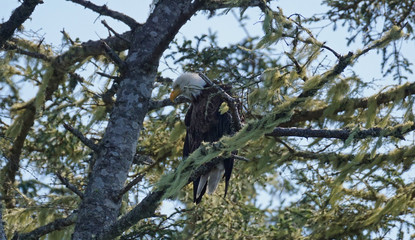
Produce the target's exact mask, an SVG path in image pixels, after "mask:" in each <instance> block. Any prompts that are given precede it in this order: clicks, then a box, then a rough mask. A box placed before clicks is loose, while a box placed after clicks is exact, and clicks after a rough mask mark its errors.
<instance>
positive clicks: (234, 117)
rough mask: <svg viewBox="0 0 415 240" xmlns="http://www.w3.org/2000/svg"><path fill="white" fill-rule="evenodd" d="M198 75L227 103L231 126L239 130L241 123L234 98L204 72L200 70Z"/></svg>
mask: <svg viewBox="0 0 415 240" xmlns="http://www.w3.org/2000/svg"><path fill="white" fill-rule="evenodd" d="M199 76H200V77H201V78H202V79H203V80H204V81H205V82H206V84H207V86H208V87H213V88H215V89H216V90H217V91H218V92H219V93H220V94H221V95H222V97H223V98H224V99H225V101H226V103H227V104H228V106H229V108H230V113H231V115H232V123H233V128H234V129H235V132H237V131H239V130H240V129H241V128H242V123H241V118H240V117H239V110H238V107H237V105H236V104H235V103H236V99H235V98H233V97H231V96H229V94H227V93H226V92H225V90H223V89H222V88H221V87H219V86H218V85H216V84H214V83H213V82H212V81H211V80H210V79H209V78H208V77H207V76H206V75H205V74H203V73H201V72H200V73H199Z"/></svg>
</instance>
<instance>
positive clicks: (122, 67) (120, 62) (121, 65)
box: [101, 41, 127, 73]
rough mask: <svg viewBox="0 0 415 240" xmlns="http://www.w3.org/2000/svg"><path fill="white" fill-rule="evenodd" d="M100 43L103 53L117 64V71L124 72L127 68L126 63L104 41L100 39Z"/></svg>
mask: <svg viewBox="0 0 415 240" xmlns="http://www.w3.org/2000/svg"><path fill="white" fill-rule="evenodd" d="M101 45H102V47H103V48H104V50H105V53H106V54H107V56H108V57H109V58H111V60H112V61H113V62H114V63H115V64H116V65H117V66H118V68H119V71H120V72H121V73H124V72H125V71H126V70H127V64H126V63H125V62H124V61H123V60H122V59H121V58H120V56H118V54H117V53H116V52H115V51H114V50H112V48H111V47H110V46H108V44H107V43H106V42H105V41H101Z"/></svg>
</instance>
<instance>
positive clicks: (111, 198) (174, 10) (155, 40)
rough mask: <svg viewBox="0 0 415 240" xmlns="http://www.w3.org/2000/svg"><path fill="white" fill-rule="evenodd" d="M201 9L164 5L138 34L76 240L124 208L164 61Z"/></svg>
mask: <svg viewBox="0 0 415 240" xmlns="http://www.w3.org/2000/svg"><path fill="white" fill-rule="evenodd" d="M199 6H200V2H198V1H195V2H193V3H192V1H190V0H182V1H177V0H164V1H159V3H158V4H157V6H156V8H155V9H154V11H153V13H152V14H151V15H150V17H149V18H148V20H147V22H146V23H145V24H144V25H143V26H141V27H138V28H137V29H136V30H135V31H134V33H133V38H132V43H131V44H132V45H131V48H130V51H129V54H128V58H127V60H126V63H127V69H128V70H127V72H126V74H125V78H124V79H123V80H122V82H121V84H120V88H119V90H118V92H117V100H116V102H115V106H114V108H113V111H112V113H111V116H110V120H109V122H108V126H107V128H106V132H105V134H104V137H103V139H102V140H101V143H100V150H99V152H98V154H97V159H96V162H95V165H94V167H93V170H92V173H91V176H90V178H89V182H88V186H87V189H86V192H85V194H84V198H83V200H82V203H81V205H80V209H79V213H78V220H77V223H76V226H75V231H74V233H73V236H72V237H73V239H83V240H84V239H93V238H94V236H96V235H97V234H98V233H99V232H101V231H102V230H103V228H104V227H106V226H108V225H110V224H111V223H113V222H114V221H115V220H116V218H117V217H118V215H119V209H120V206H121V199H120V198H119V197H118V195H119V192H120V190H121V189H122V188H123V186H124V184H125V181H126V179H127V173H128V171H129V168H130V166H131V162H132V159H133V155H134V154H135V150H136V145H137V141H138V137H139V131H140V130H141V128H142V126H143V119H144V116H145V115H146V114H147V111H148V104H149V99H150V96H151V91H152V89H153V82H154V79H155V77H156V74H157V67H158V62H159V59H160V57H161V55H162V53H163V52H164V50H165V49H166V48H167V47H168V44H169V43H170V42H171V40H173V38H174V36H175V35H176V33H177V32H178V30H179V29H180V27H181V26H182V25H183V24H184V23H185V22H186V21H187V20H189V19H190V17H191V16H192V15H193V14H194V13H195V12H196V10H197V8H198V7H199Z"/></svg>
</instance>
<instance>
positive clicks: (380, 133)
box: [265, 123, 415, 140]
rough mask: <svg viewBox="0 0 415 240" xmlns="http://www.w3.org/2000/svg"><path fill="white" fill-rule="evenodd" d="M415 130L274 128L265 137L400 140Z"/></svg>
mask: <svg viewBox="0 0 415 240" xmlns="http://www.w3.org/2000/svg"><path fill="white" fill-rule="evenodd" d="M414 130H415V124H414V123H410V124H409V126H405V127H403V126H402V125H398V126H396V127H388V128H385V129H382V128H379V127H375V128H370V129H362V130H357V131H356V130H351V129H333V130H329V129H309V128H282V127H276V128H275V129H274V130H273V131H272V132H271V133H267V134H265V136H273V137H289V136H291V137H305V138H308V137H316V138H338V139H342V140H346V139H348V138H349V137H350V136H351V135H353V138H354V139H364V138H368V137H397V138H400V139H402V138H403V135H404V134H405V133H408V132H410V131H414Z"/></svg>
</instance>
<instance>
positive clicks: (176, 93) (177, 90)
mask: <svg viewBox="0 0 415 240" xmlns="http://www.w3.org/2000/svg"><path fill="white" fill-rule="evenodd" d="M181 93H182V91H181V90H180V88H175V89H173V91H172V92H171V93H170V100H171V101H172V102H174V99H176V98H177V96H179V95H180V94H181Z"/></svg>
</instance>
